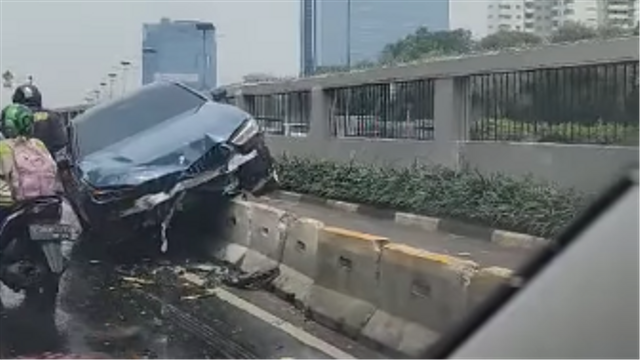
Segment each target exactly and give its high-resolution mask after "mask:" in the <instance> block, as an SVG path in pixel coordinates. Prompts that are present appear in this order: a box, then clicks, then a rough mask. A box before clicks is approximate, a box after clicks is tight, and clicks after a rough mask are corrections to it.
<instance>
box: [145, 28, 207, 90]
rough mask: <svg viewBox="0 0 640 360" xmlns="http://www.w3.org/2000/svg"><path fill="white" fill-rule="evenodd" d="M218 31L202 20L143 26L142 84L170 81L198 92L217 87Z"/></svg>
mask: <svg viewBox="0 0 640 360" xmlns="http://www.w3.org/2000/svg"><path fill="white" fill-rule="evenodd" d="M215 32H216V29H215V26H214V25H213V24H211V23H205V22H200V21H188V20H180V21H171V20H169V19H166V18H164V19H162V20H161V21H160V22H159V23H155V24H144V25H143V39H142V84H148V83H151V82H153V81H155V80H160V79H167V80H176V81H180V82H183V83H185V84H187V85H189V86H192V87H194V88H196V89H200V90H206V89H211V88H214V87H216V86H217V70H216V63H217V62H216V59H217V57H216V41H215V39H216V34H215Z"/></svg>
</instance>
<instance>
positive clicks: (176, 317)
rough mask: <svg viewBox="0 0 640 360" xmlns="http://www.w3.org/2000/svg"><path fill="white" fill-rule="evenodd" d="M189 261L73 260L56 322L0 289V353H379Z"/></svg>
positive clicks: (369, 355) (302, 355) (240, 355)
mask: <svg viewBox="0 0 640 360" xmlns="http://www.w3.org/2000/svg"><path fill="white" fill-rule="evenodd" d="M189 266H190V265H188V264H182V265H176V263H175V262H172V263H167V262H165V263H162V264H161V265H159V264H158V263H154V264H146V265H144V266H136V267H131V266H115V265H110V264H108V263H103V262H99V261H89V260H76V261H75V262H74V263H73V264H72V266H71V268H70V269H69V271H68V272H67V274H66V275H65V278H64V279H63V282H62V284H61V294H60V296H59V306H58V311H57V313H56V316H55V319H51V318H50V317H49V318H47V317H46V316H38V315H36V314H32V313H29V312H28V310H26V309H23V308H22V307H21V306H20V296H19V295H16V294H13V293H11V292H10V291H9V290H8V289H7V288H4V287H3V289H2V292H1V296H2V299H3V301H4V303H5V305H7V307H9V309H8V311H7V314H6V316H5V317H3V318H2V320H1V321H0V355H2V357H3V358H10V357H15V356H20V355H23V356H25V355H27V356H28V355H34V354H40V353H43V352H47V351H48V352H59V353H73V354H105V355H107V356H108V357H111V358H282V357H289V358H335V357H341V358H345V357H357V358H383V356H382V355H379V354H377V353H374V352H372V351H371V350H369V349H367V348H364V347H363V346H361V345H359V344H356V343H355V342H353V341H351V340H349V339H346V338H344V337H342V336H340V335H338V334H337V333H334V332H332V331H330V330H328V329H325V328H322V327H320V326H319V325H317V324H314V323H311V322H307V321H306V319H305V318H304V316H303V315H302V314H300V313H299V312H298V310H296V309H294V308H293V307H292V306H290V305H289V304H287V303H285V302H283V301H281V300H280V299H277V298H276V297H274V296H273V295H272V294H269V293H267V292H265V291H261V290H256V291H247V290H238V289H230V288H225V287H224V286H221V285H220V284H219V283H216V281H215V276H212V275H211V274H215V273H216V272H215V271H214V272H212V270H211V269H212V268H213V266H210V265H208V266H209V267H210V268H209V269H206V270H207V271H208V273H204V272H200V273H195V272H192V270H189V269H191V268H190V267H189ZM218 269H220V268H216V271H218ZM223 270H224V269H223ZM185 274H187V275H185ZM185 279H188V281H187V280H185ZM202 279H207V280H206V281H201V280H202ZM212 279H214V280H212Z"/></svg>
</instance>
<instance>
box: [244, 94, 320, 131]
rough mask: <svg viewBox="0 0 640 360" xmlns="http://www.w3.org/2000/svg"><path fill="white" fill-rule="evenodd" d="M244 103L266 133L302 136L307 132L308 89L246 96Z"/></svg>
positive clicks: (308, 114) (308, 116)
mask: <svg viewBox="0 0 640 360" xmlns="http://www.w3.org/2000/svg"><path fill="white" fill-rule="evenodd" d="M245 103H246V110H247V111H248V112H249V113H250V114H252V115H253V116H254V117H255V119H256V120H257V121H258V123H259V124H260V126H261V127H262V129H263V130H264V131H265V132H266V133H267V134H270V135H284V136H297V137H304V136H307V133H308V132H309V120H310V115H311V114H310V111H311V94H310V93H309V92H308V91H301V92H290V93H280V94H273V95H254V96H247V97H246V98H245Z"/></svg>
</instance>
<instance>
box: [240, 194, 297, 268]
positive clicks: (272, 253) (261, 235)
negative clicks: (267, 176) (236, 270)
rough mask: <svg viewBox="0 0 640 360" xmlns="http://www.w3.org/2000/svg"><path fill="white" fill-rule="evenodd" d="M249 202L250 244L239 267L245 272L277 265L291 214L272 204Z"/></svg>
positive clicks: (280, 258)
mask: <svg viewBox="0 0 640 360" xmlns="http://www.w3.org/2000/svg"><path fill="white" fill-rule="evenodd" d="M250 204H251V205H250V206H251V210H250V217H249V228H250V231H249V244H250V245H249V249H248V250H247V253H246V255H245V257H244V259H243V260H242V263H241V264H240V268H241V269H242V270H243V271H246V272H255V271H263V270H269V269H272V268H275V267H278V266H279V264H280V261H281V260H282V254H283V251H284V243H285V237H286V233H287V227H288V226H289V222H290V221H291V216H290V215H289V214H287V212H286V211H283V210H280V209H277V208H274V207H272V206H268V205H264V204H260V203H254V202H252V203H250Z"/></svg>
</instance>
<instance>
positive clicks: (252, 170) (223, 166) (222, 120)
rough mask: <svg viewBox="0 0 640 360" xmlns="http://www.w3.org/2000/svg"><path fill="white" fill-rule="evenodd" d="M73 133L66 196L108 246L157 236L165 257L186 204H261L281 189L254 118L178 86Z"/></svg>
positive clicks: (104, 108)
mask: <svg viewBox="0 0 640 360" xmlns="http://www.w3.org/2000/svg"><path fill="white" fill-rule="evenodd" d="M70 135H71V138H72V139H73V144H72V148H71V151H70V152H71V157H72V159H73V160H72V163H73V164H72V166H71V168H70V171H69V173H68V174H66V175H65V176H63V177H64V181H63V182H64V183H65V188H66V189H67V192H68V193H69V194H70V197H71V198H72V201H73V203H74V206H75V207H76V211H77V212H78V213H79V214H80V215H81V218H82V220H83V223H84V225H85V226H86V227H88V228H89V231H92V230H93V231H92V232H93V233H96V234H98V235H101V234H104V235H107V234H108V236H109V240H110V241H116V240H120V241H123V240H126V239H128V238H130V237H132V236H140V231H147V230H151V231H152V233H159V234H160V235H161V241H162V246H163V248H164V249H166V246H167V240H166V234H165V231H166V228H167V226H168V224H169V222H170V221H171V218H172V216H173V214H174V212H175V210H176V209H177V208H183V206H182V204H184V203H188V202H189V199H191V200H195V201H198V200H200V201H205V200H203V199H211V197H207V196H206V194H214V195H219V196H221V198H228V197H233V196H236V195H238V194H240V193H251V194H253V195H255V196H260V195H264V194H266V193H268V192H270V191H273V190H275V189H276V188H277V185H278V179H277V175H276V172H275V170H274V167H273V159H272V157H271V154H270V152H269V149H268V148H267V146H266V145H265V140H264V135H263V132H262V131H261V130H260V128H259V126H258V124H257V122H256V120H255V119H254V118H253V117H252V116H251V115H250V114H248V113H246V112H244V111H243V110H241V109H239V108H237V107H235V106H232V105H228V104H222V103H218V102H215V101H212V99H211V98H210V97H207V96H206V95H204V94H202V93H200V92H198V91H196V90H193V89H191V88H189V87H187V86H185V85H183V84H180V83H175V82H156V83H152V84H149V85H146V86H144V87H142V88H140V89H139V90H137V91H135V92H132V93H130V94H128V95H125V96H123V97H122V98H119V99H116V100H114V101H109V102H106V103H103V104H100V105H97V106H95V107H92V108H90V109H88V110H87V111H86V112H84V113H83V114H81V115H79V116H78V117H76V118H74V119H73V121H72V125H71V129H70ZM211 206H215V204H211ZM185 211H188V209H187V210H185ZM156 230H157V231H156ZM145 234H147V233H145Z"/></svg>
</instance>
